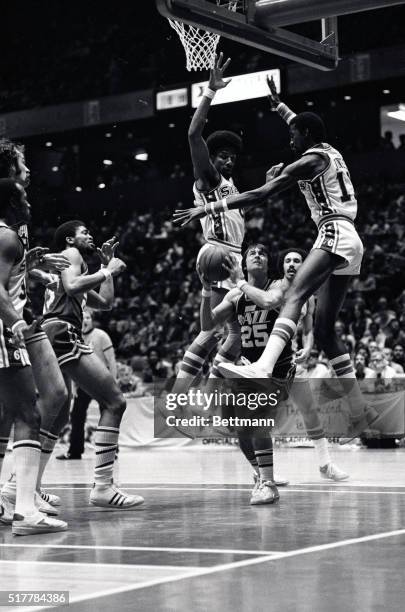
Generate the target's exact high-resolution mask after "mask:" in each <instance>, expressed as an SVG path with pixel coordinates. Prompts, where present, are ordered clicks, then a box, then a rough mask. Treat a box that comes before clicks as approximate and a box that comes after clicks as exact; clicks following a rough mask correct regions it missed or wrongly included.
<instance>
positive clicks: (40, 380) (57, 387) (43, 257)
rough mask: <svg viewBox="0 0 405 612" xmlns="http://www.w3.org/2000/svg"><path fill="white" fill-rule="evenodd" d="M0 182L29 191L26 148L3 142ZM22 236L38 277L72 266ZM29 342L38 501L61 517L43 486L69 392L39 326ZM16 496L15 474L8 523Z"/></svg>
mask: <svg viewBox="0 0 405 612" xmlns="http://www.w3.org/2000/svg"><path fill="white" fill-rule="evenodd" d="M0 178H12V179H14V180H16V181H17V182H18V183H19V184H21V185H22V186H23V187H26V186H27V185H28V184H29V178H30V171H29V169H28V167H27V165H26V162H25V156H24V147H22V146H21V145H17V144H15V143H14V142H12V141H10V140H7V139H5V138H2V139H0ZM18 236H19V238H20V240H21V243H22V244H23V246H24V250H25V252H27V260H28V263H29V266H28V267H29V268H32V267H33V266H35V267H36V268H41V269H40V270H37V274H38V275H44V276H47V274H46V272H45V270H52V271H54V272H60V271H61V270H63V269H64V268H66V267H68V266H69V262H68V261H67V260H65V258H64V257H63V256H62V255H60V254H50V253H47V251H48V249H41V248H39V247H37V248H35V249H32V250H31V251H28V248H29V243H28V227H27V224H26V223H23V224H20V225H19V227H18ZM19 297H20V300H21V306H22V308H23V309H24V311H23V317H24V319H25V320H26V321H27V323H32V322H33V317H32V314H31V313H30V310H29V308H27V291H26V288H25V282H23V283H22V285H21V290H20V293H19ZM25 342H26V347H27V351H28V354H29V357H30V361H31V366H32V371H33V375H34V378H35V384H36V387H37V390H38V392H39V395H40V398H39V409H40V412H41V432H40V442H41V460H40V468H39V472H38V482H37V490H38V496H37V501H38V505H39V506H40V509H41V510H42V511H46V512H48V513H49V514H54V515H55V514H58V511H57V510H56V509H52V507H50V506H49V505H48V502H51V503H52V505H59V504H60V500H59V497H57V496H56V495H50V494H48V493H45V492H43V491H41V489H40V485H41V478H42V475H43V472H44V469H45V466H46V464H47V462H48V459H49V457H50V453H51V452H52V449H53V447H54V445H55V442H56V439H57V436H53V435H52V434H51V433H50V431H49V430H50V428H51V425H52V423H53V422H54V420H55V418H56V416H57V415H58V414H59V412H60V410H61V409H62V407H63V405H64V403H65V402H66V399H67V389H66V387H65V383H64V381H63V377H62V374H61V372H60V369H59V367H58V363H57V360H56V357H55V354H54V352H53V350H52V347H51V345H50V343H49V340H48V338H47V336H46V334H45V333H44V331H43V330H42V329H41V327H40V326H39V325H37V324H35V325H30V328H29V332H27V334H26V336H25ZM10 430H11V420H10V418H9V419H8V420H7V418H4V419H3V420H2V422H1V423H0V471H1V462H2V455H3V454H4V452H5V449H6V447H7V443H8V439H9V435H10ZM2 451H3V452H2ZM15 495H16V484H15V478H14V474H12V475H11V477H10V480H9V482H8V483H6V485H5V486H4V487H3V489H2V491H1V499H2V503H3V504H4V506H5V507H6V508H7V510H8V512H7V515H8V519H6V518H5V516H4V515H3V521H6V520H8V521H9V522H11V519H12V514H13V505H14V502H15ZM40 496H41V497H42V501H41V500H40V499H39V497H40Z"/></svg>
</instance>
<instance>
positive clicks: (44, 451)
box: [3, 333, 69, 514]
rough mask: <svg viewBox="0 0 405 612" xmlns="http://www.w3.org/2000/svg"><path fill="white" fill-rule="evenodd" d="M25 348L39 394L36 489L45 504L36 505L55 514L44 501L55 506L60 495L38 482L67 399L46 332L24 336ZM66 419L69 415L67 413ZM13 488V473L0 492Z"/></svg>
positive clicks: (11, 492)
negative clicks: (39, 417) (55, 424)
mask: <svg viewBox="0 0 405 612" xmlns="http://www.w3.org/2000/svg"><path fill="white" fill-rule="evenodd" d="M26 347H27V351H28V355H29V357H30V361H31V367H32V373H33V376H34V380H35V386H36V388H37V390H38V394H39V399H38V407H39V411H40V414H41V430H40V438H39V440H40V443H41V457H40V464H39V470H38V478H37V492H38V494H39V495H43V497H44V502H45V504H42V506H41V505H40V506H39V509H40V510H41V511H44V512H49V514H57V511H52V509H51V508H49V507H48V506H47V505H46V504H48V503H51V504H52V505H53V506H59V505H60V498H59V497H58V496H57V495H50V494H46V493H41V482H42V477H43V473H44V470H45V468H46V466H47V464H48V461H49V459H50V457H51V454H52V452H53V449H54V447H55V444H56V441H57V439H58V433H59V431H60V429H58V427H56V431H55V430H54V428H53V424H54V422H55V421H56V420H57V419H58V417H59V418H60V414H61V411H62V410H63V408H64V406H65V404H66V402H67V399H68V391H67V388H66V385H65V382H64V380H63V376H62V373H61V371H60V368H59V365H58V361H57V358H56V356H55V353H54V351H53V348H52V345H51V343H50V342H49V339H48V337H47V336H46V334H45V333H42V334H41V333H39V334H38V333H37V334H35V335H33V336H32V338H30V337H28V338H27V340H26ZM68 419H69V414H67V420H68ZM67 420H66V422H67ZM15 491H16V483H15V473H14V472H13V474H12V475H11V477H10V479H9V481H8V482H7V483H6V484H5V486H4V487H3V492H4V493H5V494H6V495H8V496H9V497H13V496H15ZM38 501H39V500H38Z"/></svg>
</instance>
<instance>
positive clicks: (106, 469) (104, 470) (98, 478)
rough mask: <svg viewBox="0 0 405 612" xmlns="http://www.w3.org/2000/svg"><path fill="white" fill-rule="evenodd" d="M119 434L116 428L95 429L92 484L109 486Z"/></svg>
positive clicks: (102, 427) (101, 427)
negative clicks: (94, 459)
mask: <svg viewBox="0 0 405 612" xmlns="http://www.w3.org/2000/svg"><path fill="white" fill-rule="evenodd" d="M119 433H120V430H119V429H118V428H117V427H104V426H100V427H97V429H96V433H95V435H94V447H95V449H96V466H95V469H94V482H95V483H96V485H106V484H111V482H112V481H113V470H114V461H115V455H116V452H117V446H118V435H119Z"/></svg>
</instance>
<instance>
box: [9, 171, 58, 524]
mask: <svg viewBox="0 0 405 612" xmlns="http://www.w3.org/2000/svg"><path fill="white" fill-rule="evenodd" d="M29 218H30V206H29V204H28V202H27V199H26V194H25V190H24V188H23V187H22V186H21V185H19V184H18V183H17V182H16V181H14V180H11V179H0V398H1V401H2V404H3V410H4V411H5V413H6V415H8V416H9V417H11V421H12V422H13V423H14V445H13V456H14V463H15V470H16V475H17V489H16V499H15V507H14V508H13V510H14V513H13V516H12V517H11V518H10V519H7V518H5V517H7V514H8V508H6V507H5V506H4V504H3V500H2V499H1V501H0V523H6V524H8V523H9V522H12V531H13V534H15V535H30V534H34V533H49V532H54V531H65V530H66V529H67V523H65V522H64V521H59V520H56V519H51V518H48V517H47V516H46V515H45V514H43V513H42V512H39V510H38V508H37V504H36V500H35V496H36V483H37V477H38V471H39V464H40V455H41V443H40V435H39V434H40V422H41V417H40V412H39V407H38V402H37V398H36V388H35V382H34V377H33V372H32V368H31V364H30V361H29V357H28V352H27V349H26V346H25V338H26V336H29V333H30V331H31V330H30V328H29V326H28V324H27V323H26V322H25V321H24V319H23V308H24V303H25V300H24V295H25V294H24V289H25V287H24V284H25V275H26V252H25V245H24V243H23V242H22V240H21V239H20V238H19V236H18V234H17V229H18V227H19V226H20V225H23V224H25V223H27V221H28V220H29Z"/></svg>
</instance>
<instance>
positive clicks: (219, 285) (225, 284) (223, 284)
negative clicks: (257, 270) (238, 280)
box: [196, 242, 242, 291]
mask: <svg viewBox="0 0 405 612" xmlns="http://www.w3.org/2000/svg"><path fill="white" fill-rule="evenodd" d="M212 246H220V247H221V248H223V249H224V250H225V251H228V252H229V253H231V254H232V255H234V256H235V257H236V259H237V260H238V262H239V263H240V264H242V255H241V254H240V253H237V252H236V251H235V250H233V249H230V248H229V247H227V246H225V245H224V244H211V243H210V242H207V243H206V244H204V246H202V247H201V249H200V250H199V251H198V255H197V261H196V264H198V262H199V259H200V257H201V255H202V254H203V253H204V251H206V250H207V249H209V248H210V247H212ZM212 286H213V288H214V289H226V291H230V290H231V289H234V288H235V287H236V285H234V283H232V282H231V281H230V279H229V278H226V279H225V280H222V281H215V282H214V283H212Z"/></svg>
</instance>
